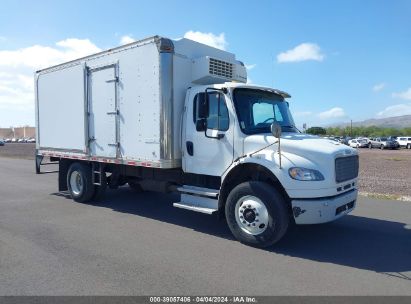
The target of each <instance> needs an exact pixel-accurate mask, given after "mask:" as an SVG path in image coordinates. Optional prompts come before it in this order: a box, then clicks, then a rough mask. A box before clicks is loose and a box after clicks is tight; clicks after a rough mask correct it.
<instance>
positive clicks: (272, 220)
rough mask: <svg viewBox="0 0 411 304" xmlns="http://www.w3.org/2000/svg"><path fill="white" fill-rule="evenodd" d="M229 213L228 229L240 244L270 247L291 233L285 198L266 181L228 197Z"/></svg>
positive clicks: (247, 184) (238, 189)
mask: <svg viewBox="0 0 411 304" xmlns="http://www.w3.org/2000/svg"><path fill="white" fill-rule="evenodd" d="M225 214H226V219H227V223H228V227H229V228H230V230H231V232H232V233H233V235H234V236H235V238H236V239H237V240H239V241H240V242H242V243H244V244H247V245H251V246H255V247H268V246H271V245H273V244H275V243H276V242H278V241H279V240H280V239H281V238H282V237H283V236H284V234H285V233H286V232H287V229H288V225H289V216H288V212H287V206H286V203H285V200H284V198H283V196H282V195H281V194H280V193H279V192H278V191H277V190H276V189H275V188H274V187H272V186H270V185H268V184H266V183H263V182H256V181H251V182H245V183H242V184H240V185H238V186H236V187H235V188H234V189H233V190H232V191H231V192H230V194H229V195H228V197H227V201H226V205H225Z"/></svg>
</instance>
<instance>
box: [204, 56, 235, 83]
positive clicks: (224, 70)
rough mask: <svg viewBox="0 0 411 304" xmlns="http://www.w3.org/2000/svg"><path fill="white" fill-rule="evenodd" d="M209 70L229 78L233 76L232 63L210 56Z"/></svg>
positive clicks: (211, 72)
mask: <svg viewBox="0 0 411 304" xmlns="http://www.w3.org/2000/svg"><path fill="white" fill-rule="evenodd" d="M209 72H210V74H213V75H217V76H223V77H225V78H230V79H231V78H232V77H233V65H232V64H231V63H228V62H225V61H222V60H218V59H214V58H210V67H209Z"/></svg>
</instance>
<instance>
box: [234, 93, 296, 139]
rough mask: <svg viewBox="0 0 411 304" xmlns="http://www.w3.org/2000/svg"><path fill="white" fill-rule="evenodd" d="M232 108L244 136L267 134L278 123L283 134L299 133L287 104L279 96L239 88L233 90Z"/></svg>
mask: <svg viewBox="0 0 411 304" xmlns="http://www.w3.org/2000/svg"><path fill="white" fill-rule="evenodd" d="M234 106H235V110H236V112H237V116H238V120H239V123H240V127H241V130H242V131H243V133H245V134H258V133H269V132H270V126H271V124H272V123H273V122H277V123H279V124H280V126H281V129H282V131H283V132H299V131H298V130H297V128H296V127H295V124H294V120H293V117H292V116H291V113H290V110H289V109H288V104H287V103H286V102H285V101H284V98H283V97H282V96H280V95H277V94H275V93H272V92H268V91H263V90H257V89H245V88H239V89H235V90H234Z"/></svg>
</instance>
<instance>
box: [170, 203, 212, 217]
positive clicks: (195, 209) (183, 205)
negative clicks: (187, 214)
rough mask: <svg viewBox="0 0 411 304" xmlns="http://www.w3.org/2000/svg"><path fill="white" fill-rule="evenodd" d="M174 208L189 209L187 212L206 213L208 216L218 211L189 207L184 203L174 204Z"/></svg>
mask: <svg viewBox="0 0 411 304" xmlns="http://www.w3.org/2000/svg"><path fill="white" fill-rule="evenodd" d="M173 206H174V207H177V208H182V209H187V210H191V211H196V212H201V213H206V214H213V213H214V212H216V211H217V209H211V208H204V207H198V206H194V205H187V204H185V203H182V202H180V203H174V204H173Z"/></svg>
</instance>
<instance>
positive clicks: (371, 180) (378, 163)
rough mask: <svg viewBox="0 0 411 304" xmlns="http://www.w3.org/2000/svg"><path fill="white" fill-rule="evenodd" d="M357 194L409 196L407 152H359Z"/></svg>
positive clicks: (29, 150) (7, 149) (25, 147)
mask: <svg viewBox="0 0 411 304" xmlns="http://www.w3.org/2000/svg"><path fill="white" fill-rule="evenodd" d="M34 150H35V144H10V143H9V144H6V145H5V146H4V147H0V157H12V158H24V159H34ZM359 153H360V185H359V188H360V191H361V192H367V193H375V194H384V195H385V194H393V195H406V196H411V150H405V149H401V150H379V149H372V150H369V149H359Z"/></svg>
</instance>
